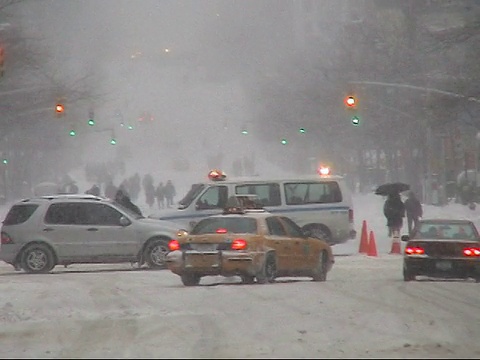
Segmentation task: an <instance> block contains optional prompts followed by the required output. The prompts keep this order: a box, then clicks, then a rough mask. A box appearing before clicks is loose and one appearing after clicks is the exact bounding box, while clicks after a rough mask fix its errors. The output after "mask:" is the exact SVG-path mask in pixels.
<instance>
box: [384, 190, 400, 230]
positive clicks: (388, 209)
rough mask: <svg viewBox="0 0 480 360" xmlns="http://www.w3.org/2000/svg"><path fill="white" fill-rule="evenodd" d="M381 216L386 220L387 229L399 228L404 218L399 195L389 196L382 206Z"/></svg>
mask: <svg viewBox="0 0 480 360" xmlns="http://www.w3.org/2000/svg"><path fill="white" fill-rule="evenodd" d="M383 214H384V215H385V217H386V218H387V226H388V227H401V226H402V225H403V218H404V217H405V204H404V203H403V201H402V199H401V198H400V194H392V195H389V196H388V198H387V200H386V201H385V204H384V205H383Z"/></svg>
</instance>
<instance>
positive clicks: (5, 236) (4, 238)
mask: <svg viewBox="0 0 480 360" xmlns="http://www.w3.org/2000/svg"><path fill="white" fill-rule="evenodd" d="M5 244H13V240H12V238H11V237H10V236H8V234H7V233H4V232H2V245H5Z"/></svg>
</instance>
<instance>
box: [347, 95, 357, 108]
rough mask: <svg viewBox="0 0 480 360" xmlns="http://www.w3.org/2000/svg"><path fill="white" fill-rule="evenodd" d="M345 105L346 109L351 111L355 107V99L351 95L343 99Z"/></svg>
mask: <svg viewBox="0 0 480 360" xmlns="http://www.w3.org/2000/svg"><path fill="white" fill-rule="evenodd" d="M345 105H346V106H347V108H350V109H353V108H355V107H356V106H357V98H356V97H355V96H353V95H349V96H347V97H346V98H345Z"/></svg>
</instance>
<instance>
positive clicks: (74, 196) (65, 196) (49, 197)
mask: <svg viewBox="0 0 480 360" xmlns="http://www.w3.org/2000/svg"><path fill="white" fill-rule="evenodd" d="M38 198H40V199H47V200H53V199H72V200H104V198H103V197H101V196H96V195H90V194H54V195H42V196H39V197H38Z"/></svg>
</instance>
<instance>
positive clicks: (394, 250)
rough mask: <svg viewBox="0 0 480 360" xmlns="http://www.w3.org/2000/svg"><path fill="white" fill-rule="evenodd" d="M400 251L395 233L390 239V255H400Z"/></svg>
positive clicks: (398, 238) (398, 240)
mask: <svg viewBox="0 0 480 360" xmlns="http://www.w3.org/2000/svg"><path fill="white" fill-rule="evenodd" d="M401 253H402V251H401V249H400V237H399V236H398V232H395V233H394V234H393V237H392V248H391V249H390V254H401Z"/></svg>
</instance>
